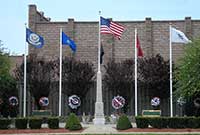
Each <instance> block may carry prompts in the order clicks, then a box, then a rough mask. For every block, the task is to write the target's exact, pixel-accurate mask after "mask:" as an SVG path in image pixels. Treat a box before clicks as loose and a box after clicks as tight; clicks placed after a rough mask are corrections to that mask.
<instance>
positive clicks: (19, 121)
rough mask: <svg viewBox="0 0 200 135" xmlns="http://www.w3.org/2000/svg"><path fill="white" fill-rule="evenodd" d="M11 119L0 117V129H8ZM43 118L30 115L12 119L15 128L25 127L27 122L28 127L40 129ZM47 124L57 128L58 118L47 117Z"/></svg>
mask: <svg viewBox="0 0 200 135" xmlns="http://www.w3.org/2000/svg"><path fill="white" fill-rule="evenodd" d="M11 122H12V119H7V118H1V119H0V129H8V128H9V127H10V124H11ZM42 122H43V119H42V118H39V117H30V118H16V119H14V123H15V128H17V129H26V128H27V125H28V124H29V127H30V129H40V128H41V125H42ZM48 126H49V128H51V129H57V128H59V119H58V118H57V117H49V118H48Z"/></svg>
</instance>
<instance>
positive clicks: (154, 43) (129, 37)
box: [28, 5, 200, 115]
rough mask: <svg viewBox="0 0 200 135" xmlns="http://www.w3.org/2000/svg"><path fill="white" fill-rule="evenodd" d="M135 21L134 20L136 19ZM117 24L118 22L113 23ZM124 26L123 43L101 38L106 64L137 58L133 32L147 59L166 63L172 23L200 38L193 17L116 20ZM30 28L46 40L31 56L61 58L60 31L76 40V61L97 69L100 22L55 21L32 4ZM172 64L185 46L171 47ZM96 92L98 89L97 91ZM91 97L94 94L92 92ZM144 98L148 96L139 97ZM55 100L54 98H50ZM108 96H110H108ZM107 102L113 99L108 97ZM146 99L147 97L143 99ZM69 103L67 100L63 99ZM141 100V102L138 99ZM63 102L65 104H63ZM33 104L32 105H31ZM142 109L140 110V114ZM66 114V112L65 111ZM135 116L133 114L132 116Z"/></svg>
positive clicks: (197, 22) (199, 24)
mask: <svg viewBox="0 0 200 135" xmlns="http://www.w3.org/2000/svg"><path fill="white" fill-rule="evenodd" d="M133 19H134V18H133ZM113 21H115V20H113ZM115 22H118V23H120V24H121V25H123V26H125V31H124V33H123V35H122V37H121V40H117V39H115V38H113V36H112V35H102V36H101V40H102V45H103V46H104V52H105V55H104V63H103V64H105V63H107V62H108V61H109V60H110V59H115V61H121V60H125V59H129V58H133V59H134V29H135V28H137V30H138V36H139V39H140V44H141V47H142V49H143V51H144V56H145V57H150V56H155V55H156V54H158V53H159V54H161V56H163V57H164V58H165V59H166V60H167V59H169V24H171V25H172V26H173V27H175V28H177V29H179V30H181V31H183V32H184V33H185V34H186V35H187V37H189V38H190V39H192V38H197V37H199V36H200V20H192V19H191V17H185V19H184V20H162V21H160V20H159V21H156V20H155V21H154V20H152V19H151V18H145V20H144V21H115ZM28 23H29V28H30V29H31V30H32V31H34V32H36V33H38V34H40V35H41V36H43V37H44V39H45V45H44V46H43V48H41V49H35V48H34V47H32V46H29V54H37V56H38V57H43V58H45V59H46V60H50V59H56V58H59V42H60V41H59V40H60V37H59V32H60V28H62V29H63V31H64V32H65V33H66V34H67V35H68V36H69V37H70V38H71V39H73V40H74V41H75V43H76V44H77V52H76V53H75V54H74V57H75V58H76V59H80V60H84V61H85V60H87V61H90V62H92V63H93V64H94V65H95V67H97V51H98V32H99V27H98V22H97V21H96V22H91V21H84V22H82V21H75V20H74V19H68V20H67V21H65V22H53V21H50V18H47V17H45V16H44V12H39V11H37V7H36V5H29V18H28ZM172 53H173V61H175V62H176V61H177V60H178V58H180V57H181V55H182V53H183V46H182V45H180V44H174V43H173V45H172ZM62 54H63V56H71V55H72V52H71V50H70V48H69V47H68V46H63V53H62ZM94 89H96V88H94ZM89 94H90V95H95V93H93V92H90V93H89ZM139 95H140V96H142V95H143V96H144V95H146V94H144V93H143V94H142V93H140V94H139ZM51 96H52V97H53V96H55V95H51ZM56 96H57V94H56ZM106 96H107V97H106ZM104 97H106V100H108V99H110V98H112V96H110V95H109V94H108V95H105V96H104ZM144 98H145V97H144ZM63 100H66V99H63ZM139 100H140V99H139ZM63 102H64V101H63ZM94 102H95V97H93V98H92V99H91V100H90V101H88V103H89V104H91V106H92V107H90V108H88V109H87V110H89V111H90V112H93V111H94V104H93V103H94ZM131 102H132V103H131V104H132V107H131V109H130V112H134V107H133V106H134V99H133V100H132V101H131ZM142 102H143V103H144V104H145V105H146V107H147V108H148V106H149V105H147V104H149V103H146V102H149V98H146V99H141V100H140V101H139V103H142ZM57 103H58V101H55V102H54V101H52V105H51V106H52V108H55V109H54V110H55V111H54V114H57V113H58V112H57V110H58V109H56V108H58V105H57ZM30 104H31V103H30ZM163 106H164V107H165V108H168V109H167V111H165V115H167V114H169V101H168V100H166V103H165V105H163ZM105 108H107V109H105V110H106V114H109V113H110V112H111V111H112V109H111V105H110V103H105ZM142 109H143V108H141V107H140V108H139V112H140V113H141V110H142ZM62 113H63V114H66V113H67V109H64V111H63V112H62ZM132 114H134V113H132Z"/></svg>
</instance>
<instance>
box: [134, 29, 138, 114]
mask: <svg viewBox="0 0 200 135" xmlns="http://www.w3.org/2000/svg"><path fill="white" fill-rule="evenodd" d="M137 115H138V114H137V28H135V116H137Z"/></svg>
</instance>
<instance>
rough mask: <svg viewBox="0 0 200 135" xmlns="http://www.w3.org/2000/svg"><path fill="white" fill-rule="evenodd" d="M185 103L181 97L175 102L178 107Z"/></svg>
mask: <svg viewBox="0 0 200 135" xmlns="http://www.w3.org/2000/svg"><path fill="white" fill-rule="evenodd" d="M185 103H186V101H185V99H184V98H183V97H179V98H178V100H177V104H178V105H179V106H183V105H184V104H185Z"/></svg>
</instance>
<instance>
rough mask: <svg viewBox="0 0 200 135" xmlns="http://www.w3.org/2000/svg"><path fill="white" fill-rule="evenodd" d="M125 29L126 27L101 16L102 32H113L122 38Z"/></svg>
mask: <svg viewBox="0 0 200 135" xmlns="http://www.w3.org/2000/svg"><path fill="white" fill-rule="evenodd" d="M123 31H124V27H123V26H122V25H120V24H117V23H115V22H112V21H110V20H109V19H105V18H103V17H101V34H113V35H114V36H116V37H117V38H118V39H120V38H121V35H122V33H123Z"/></svg>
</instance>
